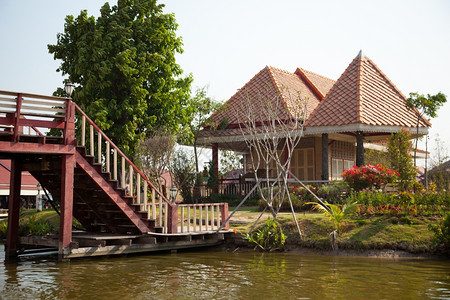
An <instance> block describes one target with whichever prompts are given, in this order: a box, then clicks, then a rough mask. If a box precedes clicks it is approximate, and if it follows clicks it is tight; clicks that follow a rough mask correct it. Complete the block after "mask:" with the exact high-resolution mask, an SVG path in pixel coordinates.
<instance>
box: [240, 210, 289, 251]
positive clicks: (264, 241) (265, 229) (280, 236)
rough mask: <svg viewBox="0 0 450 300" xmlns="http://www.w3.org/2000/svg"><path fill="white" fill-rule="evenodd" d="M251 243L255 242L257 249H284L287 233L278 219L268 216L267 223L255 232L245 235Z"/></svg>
mask: <svg viewBox="0 0 450 300" xmlns="http://www.w3.org/2000/svg"><path fill="white" fill-rule="evenodd" d="M244 238H245V239H247V240H248V241H249V242H250V243H252V244H255V249H256V248H258V247H259V248H260V249H261V250H263V251H276V250H283V249H284V244H285V242H286V235H285V234H284V232H283V229H282V228H281V226H280V224H279V223H278V222H277V220H275V219H272V218H268V219H267V221H266V223H265V224H264V225H263V226H262V227H261V228H260V229H259V230H258V231H256V232H255V233H253V234H252V233H248V234H246V235H245V236H244Z"/></svg>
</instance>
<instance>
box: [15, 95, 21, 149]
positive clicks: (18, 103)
mask: <svg viewBox="0 0 450 300" xmlns="http://www.w3.org/2000/svg"><path fill="white" fill-rule="evenodd" d="M21 109H22V94H20V93H19V94H17V101H16V115H15V119H14V132H13V139H14V142H16V143H17V142H18V141H19V134H20V133H22V132H21V130H20V110H21Z"/></svg>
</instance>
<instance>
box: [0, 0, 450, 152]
mask: <svg viewBox="0 0 450 300" xmlns="http://www.w3.org/2000/svg"><path fill="white" fill-rule="evenodd" d="M104 2H105V1H104V0H102V1H98V0H78V1H60V0H42V1H35V0H15V1H10V0H0V42H1V44H0V45H1V47H0V68H1V69H0V70H1V71H0V90H8V91H22V92H30V93H38V94H51V93H52V92H53V91H54V90H55V89H56V87H58V86H62V80H63V79H62V77H61V75H60V74H59V73H56V71H55V70H56V68H57V67H58V65H59V62H58V61H54V60H53V57H52V56H51V55H50V54H48V51H47V44H53V43H55V42H56V34H57V33H58V32H62V31H63V30H64V18H65V16H66V15H69V14H73V15H78V14H79V12H80V10H82V9H87V10H88V13H89V14H90V15H95V16H97V15H98V12H99V9H100V7H101V6H102V5H103V4H104ZM110 3H111V4H115V3H116V2H115V1H110ZM160 3H164V4H166V8H165V11H166V12H174V13H175V16H176V19H177V21H178V23H179V25H180V26H179V30H178V35H180V36H182V37H183V41H184V50H185V51H184V53H183V54H181V55H178V57H177V60H178V63H179V64H180V65H181V66H182V68H183V69H184V71H185V72H186V73H192V74H193V76H194V79H195V81H194V86H205V85H208V86H209V95H210V96H211V97H213V98H215V99H217V100H226V99H228V98H229V97H230V96H232V95H233V94H234V92H235V91H236V90H237V89H238V88H240V87H242V86H243V85H244V84H245V83H246V82H247V81H248V80H250V79H251V78H252V77H253V76H254V75H255V74H256V73H257V72H258V71H259V70H261V69H262V68H264V67H265V66H266V65H271V66H274V67H278V68H281V69H285V70H287V71H291V72H292V71H294V70H295V69H296V67H302V68H304V69H307V70H310V71H313V72H316V73H319V74H321V75H324V76H327V77H330V78H332V79H337V78H338V77H339V76H340V75H341V74H342V72H344V70H345V69H346V67H347V66H348V64H349V63H350V62H351V61H352V59H353V58H354V57H355V56H356V55H357V54H358V52H359V50H360V49H362V50H363V52H364V53H365V54H366V56H368V57H369V58H371V59H372V60H373V61H374V62H375V63H376V64H377V65H378V67H379V68H381V70H382V71H383V72H384V73H385V74H386V75H387V76H388V77H389V78H390V79H391V81H392V82H393V83H394V84H395V85H396V86H397V87H398V88H399V89H400V90H401V91H402V92H403V94H405V95H406V96H408V95H409V93H410V92H416V91H417V92H420V93H437V92H439V91H442V92H443V93H445V94H446V95H447V96H449V100H450V1H446V0H441V1H438V0H428V1H406V0H405V1H395V0H387V1H384V0H383V1H363V0H354V1H353V0H342V1H335V0H330V1H320V0H319V1H287V0H277V1H264V0H252V1H250V0H249V1H245V0H227V1H213V0H167V1H160ZM438 114H439V117H438V118H436V119H432V120H431V122H432V124H433V127H432V129H431V130H430V132H431V139H434V137H435V136H436V133H439V135H440V137H441V139H442V140H444V141H445V142H446V143H447V146H448V145H449V144H450V103H447V104H446V105H445V107H444V108H442V109H441V110H440V111H439V113H438Z"/></svg>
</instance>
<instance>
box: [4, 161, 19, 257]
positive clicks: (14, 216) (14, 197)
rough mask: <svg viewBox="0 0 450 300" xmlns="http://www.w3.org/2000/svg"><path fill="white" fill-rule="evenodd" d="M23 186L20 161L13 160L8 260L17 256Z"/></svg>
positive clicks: (7, 243) (7, 244)
mask: <svg viewBox="0 0 450 300" xmlns="http://www.w3.org/2000/svg"><path fill="white" fill-rule="evenodd" d="M21 184H22V166H21V164H20V162H19V160H18V159H12V160H11V173H10V185H9V207H8V208H9V211H8V230H7V235H6V249H5V250H6V259H8V258H13V257H16V256H17V239H18V237H19V217H20V216H19V214H20V187H21Z"/></svg>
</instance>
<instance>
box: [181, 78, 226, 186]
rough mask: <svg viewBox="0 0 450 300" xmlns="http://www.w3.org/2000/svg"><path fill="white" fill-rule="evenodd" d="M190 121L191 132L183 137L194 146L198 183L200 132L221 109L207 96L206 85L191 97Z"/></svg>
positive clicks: (184, 140) (198, 181)
mask: <svg viewBox="0 0 450 300" xmlns="http://www.w3.org/2000/svg"><path fill="white" fill-rule="evenodd" d="M189 104H190V116H191V117H190V118H191V120H190V122H189V132H187V134H186V135H184V136H183V137H182V140H183V142H184V143H185V144H188V145H192V146H193V147H194V159H195V172H196V174H197V184H199V183H200V170H199V167H198V157H199V152H198V149H197V139H198V133H199V132H200V131H201V130H202V129H203V127H205V126H207V125H208V120H209V119H208V118H209V116H210V115H211V114H212V113H213V112H214V111H216V110H217V109H219V107H220V103H218V102H215V101H214V100H213V99H212V98H210V97H208V96H207V89H206V87H203V88H198V89H197V90H196V92H195V95H194V96H193V97H191V99H190V103H189Z"/></svg>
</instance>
